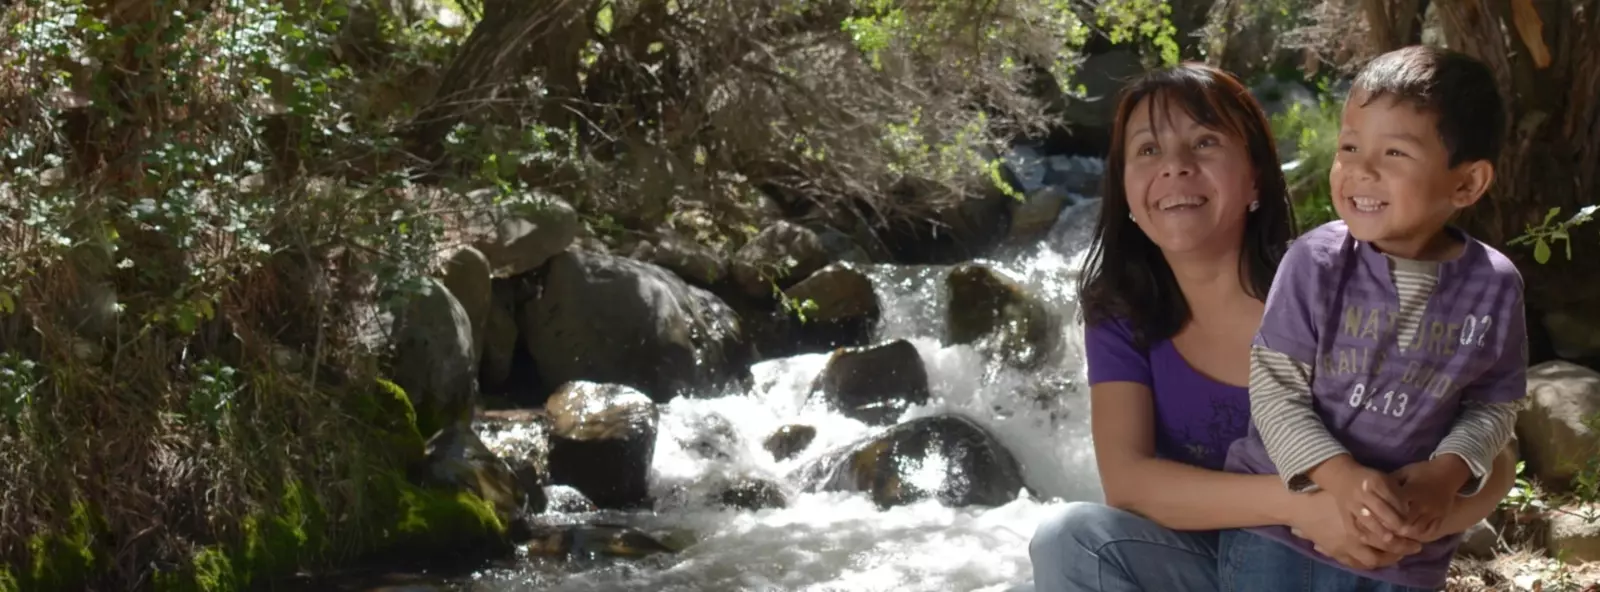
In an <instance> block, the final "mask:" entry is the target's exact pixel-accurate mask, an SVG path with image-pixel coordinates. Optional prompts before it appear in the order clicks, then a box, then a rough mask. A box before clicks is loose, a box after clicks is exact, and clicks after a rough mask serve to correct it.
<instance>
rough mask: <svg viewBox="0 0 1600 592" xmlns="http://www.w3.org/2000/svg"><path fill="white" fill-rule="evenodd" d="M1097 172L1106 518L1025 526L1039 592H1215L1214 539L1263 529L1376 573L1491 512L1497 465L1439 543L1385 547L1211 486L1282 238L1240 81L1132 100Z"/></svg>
mask: <svg viewBox="0 0 1600 592" xmlns="http://www.w3.org/2000/svg"><path fill="white" fill-rule="evenodd" d="M1107 168H1108V170H1110V171H1118V172H1120V174H1112V175H1108V176H1107V177H1106V190H1105V195H1104V197H1103V201H1102V203H1101V208H1102V209H1101V214H1100V221H1099V225H1098V227H1097V229H1096V237H1095V238H1096V240H1095V243H1094V247H1093V249H1092V250H1091V252H1090V255H1089V264H1088V266H1087V271H1086V273H1085V275H1084V279H1083V284H1082V286H1081V299H1080V302H1081V307H1082V311H1083V315H1084V324H1085V327H1086V331H1085V349H1086V352H1087V358H1088V365H1089V383H1090V404H1091V409H1092V416H1091V422H1092V424H1093V435H1094V447H1095V457H1096V460H1097V463H1098V465H1099V469H1100V478H1101V484H1102V487H1103V489H1104V492H1105V499H1106V504H1107V505H1100V504H1091V503H1081V502H1080V503H1073V504H1069V505H1068V507H1067V510H1066V511H1065V512H1064V513H1063V515H1061V516H1060V517H1059V518H1057V519H1055V520H1053V521H1051V522H1049V523H1046V524H1043V525H1041V526H1040V527H1039V530H1038V532H1037V533H1035V535H1034V538H1033V542H1032V544H1031V545H1030V554H1031V555H1032V559H1033V571H1034V585H1035V587H1036V589H1037V590H1038V591H1039V592H1062V591H1067V590H1074V591H1077V590H1093V591H1106V592H1113V591H1115V592H1121V591H1128V590H1148V591H1152V592H1156V591H1161V592H1164V591H1169V590H1171V591H1201V590H1216V589H1217V588H1218V584H1217V566H1216V562H1217V558H1216V540H1217V535H1216V533H1215V531H1216V530H1219V529H1226V528H1240V527H1249V526H1260V525H1267V524H1282V525H1288V526H1290V527H1292V528H1294V529H1296V531H1297V532H1298V534H1299V536H1302V537H1305V538H1307V539H1309V540H1311V541H1312V542H1314V543H1316V545H1317V546H1318V548H1319V550H1320V551H1321V552H1323V553H1325V554H1327V555H1329V556H1331V557H1334V558H1336V559H1338V560H1339V561H1341V562H1343V563H1346V564H1348V565H1353V566H1362V567H1369V568H1371V567H1381V566H1384V565H1389V564H1392V563H1394V562H1395V561H1397V560H1399V558H1400V557H1403V556H1405V555H1407V554H1410V553H1414V552H1416V551H1417V550H1418V549H1420V543H1419V541H1431V540H1434V539H1437V538H1440V537H1442V536H1445V535H1446V534H1450V533H1460V532H1463V531H1465V530H1466V529H1467V528H1468V527H1470V526H1471V525H1472V524H1474V523H1476V522H1477V521H1478V520H1481V519H1482V518H1484V517H1485V516H1487V515H1488V514H1489V513H1490V512H1492V511H1493V510H1494V507H1495V506H1496V504H1498V502H1499V500H1500V499H1501V498H1502V497H1504V495H1505V493H1506V492H1507V491H1509V490H1510V487H1511V482H1512V472H1513V471H1512V466H1511V463H1512V459H1511V457H1510V456H1509V454H1502V455H1501V457H1500V459H1498V461H1497V464H1496V466H1495V468H1494V472H1493V475H1491V477H1490V482H1489V483H1488V484H1487V485H1485V486H1484V487H1483V488H1482V490H1481V491H1480V492H1479V493H1478V494H1477V495H1476V496H1473V497H1471V498H1467V499H1464V500H1462V501H1461V502H1460V503H1458V504H1457V505H1456V509H1455V511H1454V512H1453V513H1452V514H1451V516H1450V518H1449V519H1448V520H1446V521H1445V522H1446V523H1445V524H1442V525H1441V526H1440V527H1439V528H1438V529H1437V532H1402V533H1401V534H1402V536H1399V537H1394V538H1392V539H1391V540H1378V538H1377V537H1368V536H1364V535H1363V534H1362V533H1360V532H1355V531H1352V530H1349V529H1347V528H1346V527H1345V525H1344V523H1343V522H1342V521H1341V520H1340V518H1339V513H1338V512H1337V510H1336V508H1335V506H1334V502H1333V500H1332V499H1331V498H1330V497H1329V496H1327V495H1325V494H1321V493H1311V494H1290V493H1289V492H1288V490H1287V489H1286V488H1285V487H1284V486H1283V484H1282V483H1281V482H1280V481H1279V479H1278V477H1277V476H1274V475H1240V474H1233V473H1225V472H1223V471H1222V470H1221V469H1222V463H1223V459H1224V458H1225V457H1226V454H1227V448H1228V445H1229V444H1230V443H1232V442H1233V440H1235V439H1238V438H1240V437H1242V436H1244V434H1245V429H1246V427H1247V425H1248V421H1249V412H1250V406H1249V405H1250V404H1249V397H1248V395H1247V393H1246V390H1245V387H1244V385H1246V384H1248V383H1249V374H1250V362H1249V352H1250V341H1251V339H1252V338H1253V337H1254V335H1255V332H1256V329H1257V328H1258V327H1259V326H1260V324H1261V315H1262V311H1263V303H1262V300H1263V299H1264V298H1265V297H1266V294H1267V290H1268V288H1270V287H1271V285H1272V276H1273V273H1274V270H1275V269H1276V267H1277V263H1278V259H1279V257H1280V256H1281V255H1282V253H1283V251H1284V248H1285V247H1286V245H1287V244H1288V242H1289V240H1290V239H1291V238H1292V237H1293V236H1294V229H1293V226H1294V224H1293V222H1292V221H1291V218H1290V205H1289V200H1288V197H1287V190H1286V189H1285V184H1284V178H1283V173H1282V171H1281V170H1280V169H1279V166H1278V158H1277V151H1276V149H1275V148H1274V146H1273V142H1272V136H1271V134H1270V133H1269V131H1268V124H1267V120H1266V117H1265V115H1264V114H1263V113H1262V112H1261V108H1260V106H1259V105H1257V104H1256V102H1255V101H1254V99H1253V98H1251V96H1250V94H1249V92H1248V91H1247V90H1246V89H1245V88H1244V87H1243V86H1242V85H1241V84H1240V83H1239V82H1238V80H1237V79H1235V78H1234V77H1233V76H1231V75H1229V74H1227V73H1225V72H1222V71H1220V70H1217V69H1214V68H1211V67H1208V66H1204V65H1198V64H1186V65H1183V66H1179V67H1176V68H1171V69H1166V70H1160V71H1156V72H1151V73H1149V74H1146V75H1145V76H1143V77H1142V78H1140V79H1138V80H1136V81H1133V82H1132V83H1130V84H1129V86H1128V87H1127V89H1126V90H1124V91H1123V95H1122V98H1121V100H1120V101H1119V103H1118V105H1117V113H1116V120H1115V127H1114V129H1113V131H1112V146H1111V153H1110V155H1109V163H1108V167H1107ZM1377 532H1381V531H1377Z"/></svg>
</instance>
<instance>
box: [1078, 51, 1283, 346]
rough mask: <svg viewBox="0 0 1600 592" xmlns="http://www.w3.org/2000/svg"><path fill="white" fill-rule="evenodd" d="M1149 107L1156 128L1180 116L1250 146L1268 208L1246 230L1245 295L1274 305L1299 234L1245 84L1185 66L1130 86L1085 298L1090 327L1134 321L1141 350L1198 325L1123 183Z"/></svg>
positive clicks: (1263, 121) (1082, 292)
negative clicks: (1133, 124) (1134, 121)
mask: <svg viewBox="0 0 1600 592" xmlns="http://www.w3.org/2000/svg"><path fill="white" fill-rule="evenodd" d="M1145 99H1151V100H1150V102H1149V107H1148V108H1149V111H1150V119H1151V121H1156V117H1157V116H1159V115H1160V114H1162V113H1167V112H1168V111H1167V109H1168V108H1170V107H1176V108H1181V109H1183V110H1184V111H1186V112H1188V114H1189V116H1190V117H1193V118H1194V119H1195V121H1198V122H1199V123H1200V124H1201V125H1204V126H1206V127H1209V128H1212V129H1214V130H1217V131H1218V132H1222V133H1226V134H1228V135H1230V136H1233V137H1235V138H1238V139H1241V140H1244V142H1245V149H1246V150H1247V151H1248V152H1249V155H1250V164H1252V165H1253V166H1254V168H1255V173H1256V190H1257V192H1258V194H1257V199H1258V200H1260V202H1261V205H1260V207H1259V208H1258V209H1257V210H1256V211H1254V212H1252V213H1250V214H1249V217H1248V218H1247V219H1246V221H1245V227H1244V244H1243V247H1244V248H1243V249H1241V251H1240V255H1239V268H1240V273H1239V277H1240V280H1241V283H1242V284H1243V288H1244V290H1245V292H1246V293H1248V294H1250V295H1251V296H1254V297H1255V298H1257V299H1260V300H1265V299H1266V296H1267V290H1268V289H1270V288H1271V287H1272V276H1273V274H1274V273H1276V271H1277V268H1278V261H1279V259H1281V258H1282V257H1283V253H1284V251H1285V250H1286V249H1287V247H1288V243H1289V240H1290V239H1292V238H1293V237H1294V236H1296V234H1297V232H1296V229H1295V227H1294V220H1293V216H1291V215H1290V205H1289V192H1288V189H1287V187H1286V185H1285V183H1284V179H1283V169H1282V168H1280V166H1281V165H1279V163H1278V149H1277V146H1276V145H1275V144H1274V142H1273V137H1272V132H1271V128H1270V127H1269V124H1268V123H1267V116H1266V114H1265V113H1263V112H1262V111H1261V105H1260V104H1258V103H1257V102H1256V100H1255V98H1254V97H1252V96H1250V91H1249V90H1247V89H1246V88H1245V87H1244V85H1243V84H1240V83H1239V80H1238V79H1237V78H1234V77H1233V75H1231V74H1228V73H1227V72H1224V71H1222V70H1219V69H1216V68H1213V67H1211V66H1207V65H1204V64H1197V63H1184V64H1181V65H1178V66H1174V67H1170V68H1163V69H1160V70H1155V71H1151V72H1148V73H1146V74H1144V75H1142V76H1140V77H1139V78H1136V79H1134V80H1132V81H1130V82H1129V83H1128V85H1127V86H1126V87H1125V88H1124V89H1123V91H1122V93H1121V96H1120V98H1119V99H1118V101H1117V113H1116V120H1115V123H1114V124H1113V127H1112V130H1111V153H1110V154H1108V155H1107V163H1106V168H1105V170H1106V174H1105V178H1104V180H1103V183H1104V185H1103V187H1102V198H1101V200H1100V220H1099V222H1098V223H1096V225H1095V233H1094V242H1093V244H1092V246H1091V247H1090V250H1089V256H1088V260H1087V262H1086V263H1085V269H1084V274H1083V277H1082V278H1081V280H1080V284H1079V286H1078V293H1079V303H1080V311H1081V312H1082V314H1083V317H1084V322H1085V323H1087V324H1090V325H1093V324H1095V323H1099V322H1102V321H1106V320H1109V319H1113V318H1118V317H1120V318H1123V319H1126V320H1127V321H1128V323H1129V324H1130V325H1131V327H1132V329H1133V334H1134V338H1135V340H1136V341H1138V342H1139V345H1141V346H1148V345H1149V344H1151V343H1155V342H1157V341H1160V340H1163V339H1167V338H1170V337H1172V336H1173V335H1176V334H1177V333H1178V330H1179V329H1182V328H1183V325H1184V323H1186V322H1188V320H1189V315H1190V312H1189V303H1188V302H1187V301H1186V300H1184V297H1183V292H1182V291H1181V290H1180V289H1179V288H1178V280H1177V278H1175V277H1174V276H1173V275H1172V268H1171V267H1170V266H1168V265H1167V260H1166V257H1164V256H1162V254H1161V249H1160V248H1159V247H1157V246H1156V244H1155V243H1154V242H1151V240H1150V237H1147V236H1145V234H1144V232H1143V231H1141V230H1140V229H1139V227H1138V226H1135V225H1134V223H1133V220H1131V219H1129V218H1128V212H1129V209H1128V192H1127V188H1126V187H1124V186H1123V180H1122V171H1123V167H1124V166H1126V164H1127V163H1126V161H1127V158H1126V156H1125V150H1126V148H1125V146H1124V144H1125V143H1126V138H1125V137H1124V135H1125V134H1126V133H1127V132H1126V127H1127V125H1128V119H1129V117H1130V116H1131V115H1133V110H1134V108H1135V107H1136V106H1138V105H1139V103H1140V101H1143V100H1145Z"/></svg>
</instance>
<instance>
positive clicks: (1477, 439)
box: [1220, 46, 1527, 591]
mask: <svg viewBox="0 0 1600 592" xmlns="http://www.w3.org/2000/svg"><path fill="white" fill-rule="evenodd" d="M1504 126H1505V115H1504V111H1503V107H1502V104H1501V98H1500V96H1499V94H1498V91H1497V87H1496V85H1495V80H1494V77H1493V75H1492V74H1491V73H1490V72H1489V69H1488V68H1487V67H1486V66H1484V65H1483V64H1482V63H1479V62H1477V61H1475V60H1473V59H1472V58H1469V57H1467V56H1464V55H1462V54H1458V53H1453V52H1448V51H1444V50H1440V49H1434V48H1428V47H1420V46H1418V47H1408V48H1404V49H1400V50H1396V51H1393V52H1390V53H1387V54H1384V55H1382V56H1380V57H1378V58H1376V59H1375V60H1373V61H1372V62H1371V63H1370V64H1369V65H1367V66H1366V68H1364V69H1363V70H1362V72H1361V74H1360V75H1358V76H1357V78H1356V80H1355V82H1354V85H1353V87H1352V89H1351V91H1350V95H1349V97H1348V99H1347V100H1346V103H1345V106H1344V113H1343V117H1342V122H1341V130H1340V132H1339V139H1338V142H1339V150H1338V155H1337V157H1336V158H1335V162H1334V165H1333V170H1332V172H1331V173H1330V174H1329V179H1330V181H1331V184H1332V190H1333V195H1332V197H1333V203H1334V208H1335V210H1337V211H1338V213H1339V218H1340V220H1336V221H1333V222H1330V223H1328V224H1326V225H1323V226H1321V227H1319V228H1316V229H1314V230H1312V231H1310V232H1308V233H1306V234H1305V235H1304V236H1302V237H1300V238H1299V239H1297V240H1296V241H1295V243H1294V245H1293V246H1292V247H1291V248H1290V249H1289V252H1288V253H1287V254H1286V255H1285V256H1284V260H1283V262H1282V264H1281V266H1280V267H1279V270H1278V274H1277V277H1276V278H1275V279H1274V281H1273V285H1272V289H1271V291H1270V293H1269V294H1268V296H1267V302H1266V313H1265V316H1264V317H1263V319H1262V323H1261V328H1260V331H1259V332H1258V333H1257V335H1256V339H1255V342H1254V344H1253V347H1252V352H1251V370H1250V412H1251V417H1252V426H1251V428H1250V430H1249V434H1248V435H1247V436H1246V437H1245V438H1242V439H1240V440H1238V441H1237V442H1235V443H1234V444H1233V445H1232V447H1231V448H1230V449H1229V451H1228V460H1227V463H1226V467H1227V470H1230V471H1234V472H1242V473H1252V474H1274V473H1275V474H1278V475H1280V476H1281V477H1282V478H1283V481H1284V484H1285V485H1286V486H1287V487H1288V488H1289V489H1290V490H1291V491H1294V492H1310V491H1313V490H1317V489H1320V490H1322V491H1325V492H1326V493H1327V494H1329V495H1332V496H1333V498H1334V500H1335V501H1336V502H1337V504H1338V507H1339V509H1340V512H1341V513H1342V514H1344V516H1343V518H1344V520H1345V523H1346V526H1347V528H1352V529H1353V528H1360V525H1370V524H1379V523H1387V524H1389V525H1390V526H1389V527H1386V528H1385V527H1378V530H1379V532H1374V533H1373V534H1374V535H1376V536H1378V537H1383V536H1385V535H1388V534H1392V533H1393V532H1394V531H1395V530H1396V529H1399V528H1401V526H1400V525H1405V526H1410V527H1414V528H1418V529H1420V530H1419V532H1428V533H1432V534H1430V535H1427V536H1428V537H1440V536H1441V533H1438V532H1435V531H1436V530H1437V528H1438V526H1439V521H1440V519H1441V518H1442V517H1443V516H1445V515H1446V514H1447V513H1448V512H1449V511H1450V509H1451V507H1452V505H1453V504H1454V503H1455V501H1456V500H1457V499H1458V497H1465V496H1470V495H1472V494H1474V493H1476V492H1477V491H1478V489H1479V488H1480V487H1481V486H1482V485H1483V482H1484V479H1485V478H1486V477H1487V476H1488V473H1489V470H1490V468H1491V466H1492V465H1493V462H1494V459H1495V457H1496V455H1497V454H1499V452H1500V451H1501V449H1502V448H1504V447H1505V446H1506V444H1507V443H1508V442H1509V440H1510V438H1511V435H1512V429H1513V425H1514V423H1515V419H1516V412H1517V409H1518V406H1519V404H1520V401H1521V399H1522V398H1523V397H1525V396H1526V369H1527V368H1526V367H1527V338H1526V335H1525V333H1524V324H1523V323H1524V320H1523V311H1522V277H1521V275H1520V274H1519V273H1518V272H1517V269H1516V267H1515V266H1513V265H1512V263H1511V262H1510V261H1509V260H1508V259H1507V258H1506V257H1505V256H1504V255H1503V254H1501V253H1500V252H1498V251H1496V250H1494V249H1493V248H1490V247H1489V246H1487V245H1485V244H1483V243H1480V242H1478V241H1476V240H1474V239H1473V238H1471V237H1469V236H1467V235H1466V234H1465V233H1464V232H1462V231H1461V230H1459V229H1457V228H1455V227H1452V226H1450V225H1449V224H1448V221H1449V219H1450V218H1451V216H1452V215H1454V214H1455V213H1456V212H1457V211H1459V210H1461V209H1462V208H1466V207H1468V206H1471V205H1472V204H1474V203H1475V202H1477V201H1478V199H1479V198H1481V197H1482V196H1483V194H1484V192H1485V191H1486V190H1487V189H1488V188H1489V185H1490V183H1492V182H1493V179H1494V164H1493V163H1494V162H1495V160H1496V158H1497V157H1498V156H1499V151H1500V146H1501V142H1502V140H1501V136H1502V129H1503V128H1504ZM1351 532H1360V531H1359V530H1352V531H1351ZM1423 542H1424V545H1423V547H1422V550H1421V551H1420V552H1418V553H1416V554H1413V555H1409V556H1406V557H1404V558H1402V559H1401V560H1400V561H1399V563H1397V564H1394V565H1391V566H1387V567H1383V568H1381V569H1376V570H1359V569H1355V568H1351V567H1347V566H1344V565H1342V564H1341V563H1339V562H1338V561H1336V560H1335V559H1334V558H1330V557H1328V556H1327V555H1324V554H1323V553H1321V552H1320V551H1319V550H1317V549H1314V548H1313V545H1312V543H1311V542H1310V541H1307V540H1305V539H1302V538H1300V537H1298V536H1296V535H1295V534H1294V533H1292V532H1291V531H1290V529H1289V528H1287V527H1276V526H1274V527H1265V528H1251V529H1244V530H1232V531H1226V532H1224V533H1222V538H1221V543H1220V544H1221V549H1220V551H1221V555H1220V564H1221V565H1220V567H1221V577H1222V584H1223V588H1224V589H1225V590H1251V591H1256V590H1260V591H1273V590H1313V589H1314V590H1327V591H1341V590H1352V591H1353V590H1358V589H1359V590H1364V591H1368V590H1379V591H1384V590H1413V589H1428V590H1433V589H1439V588H1442V587H1443V586H1444V582H1445V574H1446V571H1447V570H1448V568H1449V564H1450V558H1451V555H1452V554H1453V553H1454V550H1455V548H1456V546H1457V545H1458V544H1459V542H1460V537H1459V536H1454V535H1450V536H1442V538H1439V539H1438V540H1436V541H1433V542H1427V537H1424V540H1423Z"/></svg>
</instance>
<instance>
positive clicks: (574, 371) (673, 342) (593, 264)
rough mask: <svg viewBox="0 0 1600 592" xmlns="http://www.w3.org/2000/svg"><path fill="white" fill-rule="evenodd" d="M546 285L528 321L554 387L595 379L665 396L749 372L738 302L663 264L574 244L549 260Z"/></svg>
mask: <svg viewBox="0 0 1600 592" xmlns="http://www.w3.org/2000/svg"><path fill="white" fill-rule="evenodd" d="M543 286H544V289H543V292H542V293H541V294H540V295H539V298H538V299H537V300H534V301H533V302H532V303H531V304H530V305H528V306H526V307H525V308H524V310H523V315H522V327H523V332H524V336H525V338H526V340H527V343H528V348H529V353H531V354H532V355H533V360H534V364H535V365H536V366H537V368H538V370H539V377H540V379H541V381H542V382H543V384H544V387H545V389H546V392H550V391H553V390H555V389H556V388H557V387H560V386H561V385H563V384H566V383H568V382H571V381H575V380H587V381H594V382H608V383H617V384H624V385H628V386H631V387H634V388H636V389H639V390H640V391H643V392H644V393H645V394H646V395H648V396H649V397H650V398H651V399H652V400H655V401H658V402H663V401H667V400H669V399H671V398H672V397H673V396H675V395H677V394H679V393H681V392H684V391H693V390H698V389H702V388H706V387H711V386H714V385H718V384H722V383H725V382H726V381H729V380H733V379H743V378H745V377H746V376H747V373H748V370H747V368H746V366H745V362H746V359H747V358H748V353H747V351H746V348H745V347H744V345H743V343H742V342H741V336H740V335H741V333H740V324H739V320H738V318H737V317H736V316H735V315H734V313H733V311H732V309H730V308H728V306H727V305H726V304H723V302H722V301H721V300H718V299H717V297H716V296H713V295H712V294H711V293H709V292H706V291H705V290H702V289H700V288H696V287H694V286H690V285H688V284H687V283H684V281H683V280H682V279H680V278H678V276H676V275H673V274H672V273H671V272H669V271H667V270H665V269H662V268H661V267H658V266H655V265H651V264H648V263H642V262H639V261H634V260H631V259H624V258H621V257H614V256H611V255H603V254H598V253H584V252H573V251H569V252H565V253H562V254H560V255H557V256H556V257H555V258H553V259H551V260H550V264H549V268H548V269H547V272H546V274H545V277H544V283H543Z"/></svg>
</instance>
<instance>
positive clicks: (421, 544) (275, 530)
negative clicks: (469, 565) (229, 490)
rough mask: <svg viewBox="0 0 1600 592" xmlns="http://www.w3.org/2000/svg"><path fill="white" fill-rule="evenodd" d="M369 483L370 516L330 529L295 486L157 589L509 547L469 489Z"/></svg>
mask: <svg viewBox="0 0 1600 592" xmlns="http://www.w3.org/2000/svg"><path fill="white" fill-rule="evenodd" d="M367 487H368V491H367V494H368V495H370V496H373V497H372V498H371V499H370V501H371V502H372V503H371V505H370V506H367V508H366V510H367V514H369V515H368V516H364V517H362V519H361V520H359V521H352V522H350V523H347V524H353V525H354V527H344V528H340V529H338V530H334V531H329V525H328V522H327V520H326V514H325V512H324V511H323V509H322V508H321V507H320V506H318V505H317V504H316V503H315V502H314V501H313V500H312V499H311V498H310V497H309V496H306V495H304V494H303V491H304V490H303V489H302V488H301V487H300V486H299V485H298V484H291V486H290V487H289V488H288V490H287V492H286V493H285V496H284V498H283V499H282V500H280V502H279V504H278V507H277V508H276V510H274V511H272V512H268V513H263V514H260V515H255V516H250V517H247V518H246V519H245V521H244V524H245V528H244V537H243V540H242V541H239V542H236V543H233V544H229V545H212V546H206V547H202V548H200V549H199V550H197V551H196V552H195V553H193V554H192V555H191V556H190V558H189V561H188V565H186V566H184V568H183V569H181V570H179V571H172V572H162V573H158V574H156V577H155V578H154V582H153V583H154V586H153V588H154V589H155V590H157V591H160V592H231V591H234V590H246V589H254V588H257V587H260V586H262V585H265V584H267V583H269V582H271V581H272V580H274V579H277V578H281V577H286V576H289V575H291V574H293V573H294V572H295V571H296V569H298V568H300V567H307V566H316V565H326V564H327V563H328V562H329V560H330V559H333V557H332V554H331V553H330V552H331V551H334V550H335V549H342V550H354V551H353V552H350V553H349V555H350V556H351V558H353V559H356V560H357V561H359V560H363V559H373V560H382V561H385V562H411V561H430V560H437V559H440V558H444V557H451V556H461V555H470V554H476V553H484V552H488V551H493V550H495V549H496V548H500V547H508V544H509V542H508V540H507V537H506V533H507V528H506V525H504V524H503V523H501V521H500V519H499V518H497V517H496V516H495V513H494V508H493V506H492V505H491V504H489V503H488V502H485V501H483V500H482V499H480V498H478V497H477V496H475V495H473V494H471V493H465V492H452V491H444V490H439V489H432V488H423V487H418V486H416V485H412V484H411V483H410V482H407V481H406V480H405V478H404V477H403V476H401V475H400V474H399V473H386V474H383V475H380V476H377V477H376V478H374V479H371V480H369V481H368V482H367ZM28 589H31V588H28ZM3 590H4V589H3V588H0V591H3Z"/></svg>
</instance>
